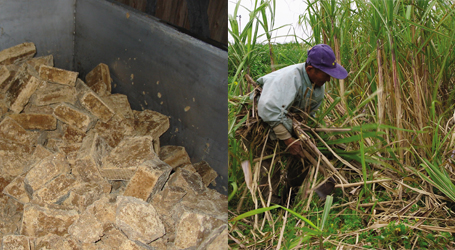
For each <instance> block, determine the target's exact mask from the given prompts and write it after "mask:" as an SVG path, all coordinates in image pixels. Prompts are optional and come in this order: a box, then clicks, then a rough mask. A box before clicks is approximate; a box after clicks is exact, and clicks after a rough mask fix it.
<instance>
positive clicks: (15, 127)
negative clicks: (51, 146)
mask: <svg viewBox="0 0 455 250" xmlns="http://www.w3.org/2000/svg"><path fill="white" fill-rule="evenodd" d="M0 138H2V139H6V140H11V141H15V142H18V143H21V144H30V143H31V142H32V141H31V138H30V133H29V132H28V131H26V130H25V129H24V128H23V127H22V126H21V125H20V124H19V123H18V122H17V121H16V120H14V119H13V118H11V117H6V118H5V119H3V121H1V122H0Z"/></svg>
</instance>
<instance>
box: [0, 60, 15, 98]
mask: <svg viewBox="0 0 455 250" xmlns="http://www.w3.org/2000/svg"><path fill="white" fill-rule="evenodd" d="M12 78H13V73H12V72H10V70H9V69H8V68H7V67H6V66H5V65H2V66H0V92H1V93H5V91H6V90H7V89H8V88H9V86H10V83H11V79H12Z"/></svg>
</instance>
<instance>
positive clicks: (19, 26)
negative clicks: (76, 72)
mask: <svg viewBox="0 0 455 250" xmlns="http://www.w3.org/2000/svg"><path fill="white" fill-rule="evenodd" d="M75 2H76V0H47V1H44V0H41V1H39V0H37V1H27V0H0V50H3V49H6V48H9V47H12V46H14V45H17V44H20V43H23V42H33V43H35V45H36V47H37V52H36V53H37V56H43V55H49V54H52V55H53V56H54V62H55V64H56V65H58V66H59V67H61V68H65V69H72V68H73V64H72V63H73V60H72V58H73V53H74V45H73V38H74V35H73V32H74V4H75Z"/></svg>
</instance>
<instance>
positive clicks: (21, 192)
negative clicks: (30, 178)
mask: <svg viewBox="0 0 455 250" xmlns="http://www.w3.org/2000/svg"><path fill="white" fill-rule="evenodd" d="M24 179H25V174H24V175H20V176H18V177H16V178H15V179H14V180H13V181H12V182H10V184H8V186H6V187H5V188H4V189H3V194H6V195H8V196H10V197H12V198H14V199H15V200H16V201H18V202H20V203H22V204H25V203H28V202H30V198H29V197H28V194H27V192H26V191H25V186H24Z"/></svg>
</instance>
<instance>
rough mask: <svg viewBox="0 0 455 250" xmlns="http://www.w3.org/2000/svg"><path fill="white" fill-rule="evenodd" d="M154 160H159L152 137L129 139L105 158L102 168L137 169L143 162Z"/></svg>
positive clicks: (123, 141) (124, 140)
mask: <svg viewBox="0 0 455 250" xmlns="http://www.w3.org/2000/svg"><path fill="white" fill-rule="evenodd" d="M154 158H157V156H156V154H155V152H154V151H153V139H152V137H150V136H134V137H127V138H124V139H123V140H122V141H121V142H120V143H119V144H118V145H117V147H115V148H114V149H113V150H112V151H111V152H110V153H109V155H108V156H106V157H104V158H103V164H102V168H103V169H109V168H120V169H126V168H137V167H138V166H139V165H141V164H142V163H143V162H145V161H147V160H152V159H154Z"/></svg>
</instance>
